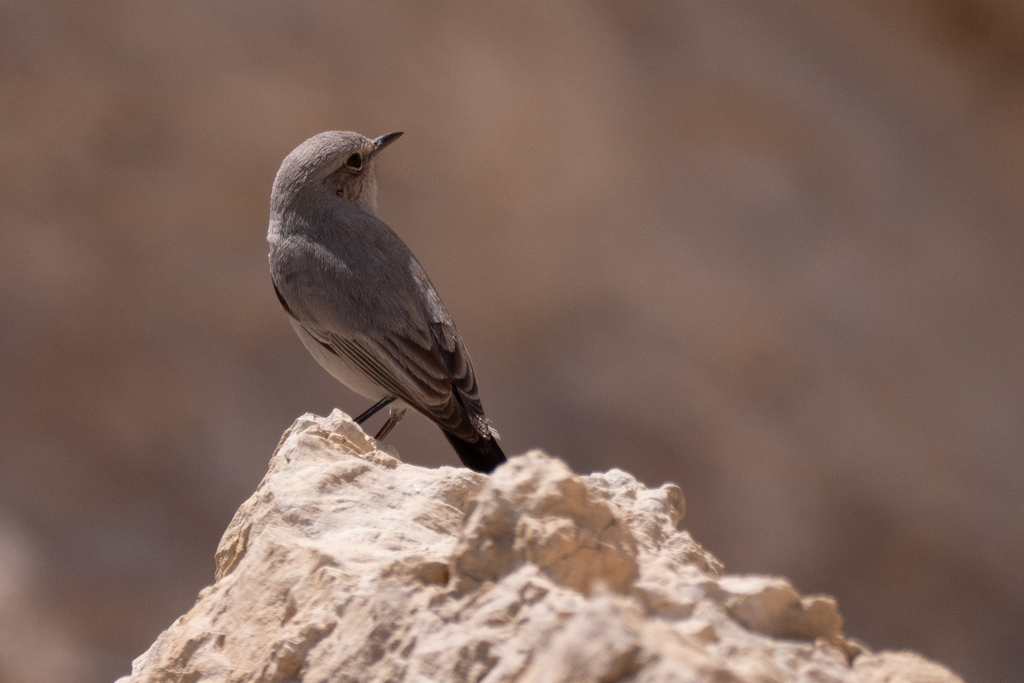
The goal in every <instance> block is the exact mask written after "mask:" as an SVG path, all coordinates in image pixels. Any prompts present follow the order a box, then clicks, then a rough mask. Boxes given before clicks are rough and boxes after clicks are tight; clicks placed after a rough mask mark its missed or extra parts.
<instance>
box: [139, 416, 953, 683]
mask: <svg viewBox="0 0 1024 683" xmlns="http://www.w3.org/2000/svg"><path fill="white" fill-rule="evenodd" d="M684 510H685V505H684V501H683V496H682V492H681V491H680V489H679V487H677V486H675V485H673V484H666V485H664V486H662V487H660V488H657V489H648V488H646V487H645V486H643V485H642V484H640V483H639V482H638V481H637V480H636V479H635V478H633V477H632V476H630V475H629V474H627V473H625V472H623V471H621V470H614V469H613V470H610V471H609V472H605V473H598V474H592V475H590V476H578V475H575V474H573V473H572V472H571V471H570V470H569V468H568V467H566V465H565V464H564V463H562V462H561V461H559V460H557V459H554V458H551V457H550V456H547V455H545V454H544V453H542V452H540V451H531V452H529V453H526V454H525V455H522V456H518V457H515V458H512V459H510V461H509V462H508V463H507V464H505V465H502V466H501V467H500V468H498V470H496V471H495V472H494V474H493V475H491V476H490V477H487V476H485V475H481V474H477V473H475V472H471V471H469V470H466V469H462V468H452V467H441V468H439V469H426V468H422V467H414V466H411V465H406V464H403V463H401V462H400V461H399V460H398V458H397V457H395V455H394V454H393V453H388V452H385V451H382V450H381V449H380V447H379V446H378V445H377V444H376V443H375V442H374V441H373V439H371V438H369V437H367V436H366V434H364V433H363V432H362V430H361V429H360V428H359V427H358V426H357V425H355V424H354V423H353V422H352V421H351V420H350V419H349V418H348V417H347V416H346V415H344V414H343V413H340V412H338V411H335V412H334V413H332V414H331V415H330V416H329V417H326V418H320V417H316V416H313V415H305V416H303V417H302V418H300V419H299V420H298V421H296V423H295V424H294V425H293V426H292V427H291V429H289V430H288V432H287V433H286V434H285V436H284V438H283V439H282V441H281V444H280V445H279V446H278V449H277V452H276V453H275V454H274V456H273V458H272V459H271V462H270V468H269V470H268V472H267V475H266V477H265V478H264V479H263V481H262V482H261V483H260V485H259V487H258V488H257V490H256V492H255V493H254V494H253V496H252V497H251V498H250V499H249V500H248V501H246V502H245V503H244V504H243V505H242V506H241V507H240V508H239V510H238V512H237V513H236V515H235V518H234V519H233V520H232V521H231V524H230V525H229V526H228V529H227V531H226V532H225V534H224V537H223V539H222V540H221V543H220V546H219V548H218V550H217V554H216V579H217V581H216V583H215V584H214V585H212V586H210V587H208V588H206V589H204V590H203V591H202V592H201V593H200V594H199V599H198V601H197V602H196V604H195V606H194V607H193V608H192V609H191V610H190V611H189V612H188V614H186V615H184V616H182V617H180V618H179V619H178V620H177V621H176V622H174V624H172V625H171V627H170V628H169V629H167V631H165V632H164V633H163V634H161V635H160V637H159V638H158V639H157V641H156V642H155V643H154V644H153V646H152V647H151V648H150V649H149V651H147V652H146V653H145V654H143V655H142V656H140V657H139V658H138V659H136V660H135V662H134V663H133V666H132V674H131V676H130V677H126V678H124V679H121V680H122V682H124V681H133V682H134V681H189V682H194V681H204V680H210V681H268V682H269V681H292V680H301V681H353V682H354V681H396V680H408V681H481V680H483V681H488V682H498V681H567V682H568V681H581V682H582V681H616V680H623V679H627V678H628V679H629V680H631V681H652V682H653V681H703V680H714V681H735V682H744V681H750V682H751V683H753V682H758V683H768V682H772V681H780V682H781V681H830V682H831V681H834V682H840V681H864V682H868V681H870V682H872V683H875V682H877V683H881V682H883V681H886V682H891V683H895V682H897V681H905V682H908V683H940V682H941V683H952V682H955V681H959V679H958V678H957V677H956V676H955V675H953V674H952V673H950V672H949V671H948V670H946V669H944V668H942V667H940V666H938V665H936V664H932V663H930V662H927V661H926V660H924V659H922V658H920V657H918V656H917V655H914V654H910V653H889V652H882V653H878V654H873V653H870V652H868V651H867V650H866V648H863V646H860V645H858V644H856V643H854V642H853V641H850V640H848V639H847V638H846V637H845V636H844V635H843V634H842V630H841V627H842V621H841V619H840V617H839V613H838V611H837V609H836V604H835V601H834V600H832V599H831V598H828V597H825V596H808V597H801V596H800V595H799V593H797V591H796V590H795V589H794V588H793V587H792V586H791V585H790V584H789V582H787V581H786V580H784V579H779V578H771V577H762V576H722V574H721V572H722V566H721V564H720V563H719V562H718V561H717V560H716V559H715V558H714V557H713V556H712V555H711V554H709V553H708V552H707V551H705V550H704V549H703V548H701V547H700V546H699V545H698V544H697V543H696V542H694V541H693V539H692V538H691V537H690V535H689V534H688V533H687V532H686V531H684V530H682V529H680V528H679V523H680V521H681V520H682V517H683V514H684Z"/></svg>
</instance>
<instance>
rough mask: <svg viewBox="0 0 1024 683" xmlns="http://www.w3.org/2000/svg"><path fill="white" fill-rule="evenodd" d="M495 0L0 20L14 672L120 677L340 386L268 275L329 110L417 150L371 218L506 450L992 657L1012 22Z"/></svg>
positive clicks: (848, 10)
mask: <svg viewBox="0 0 1024 683" xmlns="http://www.w3.org/2000/svg"><path fill="white" fill-rule="evenodd" d="M481 5H482V4H481V3H474V2H469V1H464V2H448V3H437V4H435V3H430V4H429V5H428V4H427V3H421V4H418V5H415V6H412V5H411V4H405V3H397V2H379V3H342V2H334V3H328V2H321V3H315V2H314V3H305V2H304V3H290V2H288V3H285V2H280V3H270V2H261V3H241V2H237V3H222V2H181V3H167V2H91V3H76V2H70V1H68V2H38V1H37V0H2V1H0V680H2V681H18V682H21V681H25V682H46V683H49V682H51V681H53V682H56V681H62V682H67V683H77V682H80V681H81V682H92V681H104V680H110V679H112V678H114V677H115V676H117V675H120V674H124V673H127V672H128V670H129V667H130V661H131V659H132V658H133V657H135V656H137V655H138V654H140V653H141V652H142V651H143V650H145V648H146V647H147V646H148V645H149V644H150V642H151V641H152V640H153V639H154V638H155V637H156V635H157V634H158V633H159V632H160V631H161V630H162V629H164V628H165V627H167V626H168V625H169V624H170V623H171V621H172V620H173V619H174V618H175V617H177V616H178V615H180V614H182V613H183V612H184V611H186V610H187V609H188V608H189V607H190V606H191V604H192V602H193V600H194V599H195V594H196V592H197V591H198V590H199V589H200V588H202V587H203V586H204V585H206V584H208V583H210V582H211V581H212V578H213V576H212V574H213V552H214V549H215V547H216V543H217V541H218V539H219V537H220V534H221V532H222V530H223V529H224V527H225V525H226V524H227V522H228V520H229V519H230V517H231V515H232V513H233V512H234V510H235V508H236V507H237V506H238V505H239V503H241V502H242V501H243V500H244V499H245V498H246V497H247V496H248V495H249V493H251V491H252V490H253V489H254V487H255V485H256V484H257V482H258V481H259V479H260V477H261V476H262V474H263V472H264V470H265V467H266V463H267V460H268V458H269V456H270V454H271V452H272V450H273V448H274V446H275V445H276V443H277V440H278V438H279V436H280V434H281V432H282V431H283V430H284V429H285V428H287V426H288V425H289V423H290V422H291V421H292V419H294V418H295V417H297V416H298V415H300V414H301V413H303V412H306V411H315V412H318V413H321V414H324V413H326V412H328V411H329V410H330V409H331V408H332V407H334V406H340V407H342V408H343V409H345V410H347V411H348V412H350V413H353V414H354V413H356V412H358V411H360V410H362V409H363V408H364V407H366V402H365V401H364V400H363V399H360V398H358V397H356V396H354V395H353V394H350V393H349V392H348V391H347V390H344V389H343V388H341V386H340V385H338V384H337V383H336V382H335V381H334V380H332V379H331V378H330V377H329V376H328V375H327V374H326V373H325V372H323V371H322V370H321V369H320V368H319V367H318V366H317V365H316V364H315V363H314V361H313V360H312V359H311V358H309V357H308V356H307V354H306V352H305V350H304V349H303V348H302V346H301V345H300V343H299V342H298V340H297V339H296V338H295V337H294V335H293V333H292V331H291V329H290V327H289V325H288V324H287V322H286V319H285V316H284V314H283V313H282V312H281V310H280V309H279V307H278V303H277V301H276V300H275V298H274V294H273V290H272V289H271V286H270V281H269V278H268V273H267V265H266V251H267V248H266V243H265V233H266V225H267V211H268V197H269V191H270V185H271V182H272V180H273V177H274V173H275V172H276V170H277V167H278V164H279V163H280V161H281V159H282V158H283V157H284V156H285V155H286V154H287V153H288V152H289V151H290V150H291V149H292V148H293V147H294V146H296V145H297V144H298V143H299V142H301V141H302V140H304V139H305V138H306V137H308V136H310V135H312V134H314V133H317V132H320V131H322V130H327V129H334V128H343V129H353V130H358V131H361V132H364V133H366V134H371V135H378V134H381V133H384V132H387V131H390V130H396V129H399V130H404V131H405V132H406V136H405V137H404V138H403V139H402V140H401V141H400V142H399V143H398V144H396V145H394V146H393V147H391V148H390V149H389V150H388V151H387V153H386V155H384V156H383V157H382V170H381V173H382V179H381V184H382V188H381V192H380V198H381V212H382V215H383V217H384V218H385V220H387V221H388V222H389V223H390V224H391V225H392V226H394V227H395V228H396V230H397V231H398V232H399V234H401V235H402V237H403V238H404V239H405V240H406V242H407V243H408V244H409V245H410V247H411V248H412V249H413V251H414V252H415V253H416V254H417V255H418V256H419V258H420V260H421V261H422V262H423V264H424V266H425V267H426V269H427V271H428V272H429V273H430V274H431V277H432V278H433V280H434V282H435V284H436V285H437V287H438V289H439V291H440V292H441V295H442V296H443V297H444V300H445V302H446V303H447V305H448V308H449V309H450V311H451V312H452V314H453V316H454V317H455V319H456V321H457V322H458V324H459V327H460V330H461V331H462V334H463V336H464V338H465V339H466V341H467V344H468V346H469V348H470V350H471V352H472V354H473V359H474V361H475V364H476V367H477V372H478V375H479V378H480V382H481V386H482V391H483V397H484V403H485V406H486V407H487V410H488V415H490V416H491V417H492V419H493V420H494V422H495V424H496V425H497V426H498V428H499V429H500V430H501V433H502V434H503V435H504V437H505V440H504V444H505V448H506V450H507V451H509V452H513V453H514V452H521V451H523V450H525V449H527V448H530V447H535V446H540V447H543V448H545V449H547V450H549V451H550V452H552V453H554V454H557V455H559V456H562V457H564V458H565V459H566V460H568V461H569V462H570V463H571V464H572V466H573V467H574V468H575V469H576V470H578V471H581V472H589V471H592V470H599V469H600V470H603V469H607V468H609V467H613V466H618V467H622V468H624V469H627V470H629V471H631V472H633V473H635V474H636V475H637V476H638V477H640V478H641V479H642V480H644V481H645V482H646V483H648V484H650V485H657V484H660V483H661V482H663V481H665V480H673V481H677V482H679V483H680V484H681V485H682V487H683V489H684V491H685V493H686V497H687V500H688V507H689V510H688V514H687V522H686V524H687V525H688V528H689V529H690V530H691V531H692V532H693V533H694V535H695V536H696V537H697V539H698V540H700V541H701V542H703V543H705V544H707V546H708V547H709V548H710V549H711V550H712V551H713V552H715V553H716V554H717V555H718V556H719V557H720V558H721V559H722V560H723V561H724V562H725V563H726V566H727V568H728V569H729V570H730V571H733V572H767V573H780V574H785V575H788V576H790V577H792V578H793V580H794V581H795V582H796V584H797V586H798V587H799V588H800V589H801V590H803V591H806V592H826V593H832V594H835V595H836V596H838V598H839V601H840V606H841V609H842V612H843V614H844V616H845V618H846V621H847V631H848V633H850V634H852V635H854V636H855V637H858V638H860V639H862V640H864V641H866V642H867V643H868V644H869V645H870V646H873V647H884V648H914V649H917V650H920V651H921V652H923V653H924V654H926V655H927V656H930V657H933V658H936V659H938V660H940V661H943V662H945V663H947V664H948V665H950V666H952V667H954V668H955V669H956V670H958V671H959V672H960V673H961V674H963V675H965V676H966V677H967V678H968V680H969V681H972V682H973V683H984V682H994V681H1014V680H1020V679H1019V676H1020V673H1021V671H1024V638H1022V636H1021V633H1022V630H1021V625H1022V624H1024V505H1022V502H1021V501H1022V493H1024V458H1022V451H1024V423H1022V419H1021V418H1022V415H1024V361H1022V358H1021V356H1022V351H1024V317H1022V304H1024V228H1022V226H1024V221H1022V219H1024V164H1022V162H1024V5H1021V4H1020V3H1019V2H1017V1H1016V0H962V1H957V2H954V1H947V0H927V1H926V0H906V1H902V2H895V3H894V2H889V1H888V0H849V1H847V2H823V1H822V0H802V1H797V0H793V1H787V2H773V3H762V2H754V1H752V0H751V1H749V2H741V1H738V0H729V1H723V0H703V1H691V2H679V1H676V0H663V1H659V0H641V1H640V2H633V3H618V2H610V1H598V2H558V3H551V2H544V1H542V0H534V1H532V2H522V3H507V4H503V5H501V6H500V7H499V8H498V9H495V8H489V9H483V8H482V6H481ZM392 442H393V443H394V444H395V445H396V446H397V448H398V449H399V451H400V452H401V453H402V455H403V456H404V457H405V459H406V460H408V461H410V462H414V463H418V464H426V465H437V464H442V463H443V464H455V462H456V460H455V456H454V454H453V453H452V452H451V451H450V449H449V447H448V446H447V444H446V442H445V441H444V439H443V438H442V437H441V435H440V433H439V432H437V431H436V429H435V428H434V427H433V426H431V425H430V424H429V423H427V422H426V421H425V420H423V419H422V418H419V417H409V418H407V419H406V421H405V422H404V423H403V425H402V426H401V428H400V429H398V430H397V432H396V434H395V436H394V437H393V440H392Z"/></svg>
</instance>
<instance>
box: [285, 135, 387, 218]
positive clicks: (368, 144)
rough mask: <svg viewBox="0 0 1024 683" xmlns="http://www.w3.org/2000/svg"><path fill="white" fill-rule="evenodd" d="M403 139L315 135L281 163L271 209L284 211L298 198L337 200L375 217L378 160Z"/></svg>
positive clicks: (385, 136) (383, 136) (382, 136)
mask: <svg viewBox="0 0 1024 683" xmlns="http://www.w3.org/2000/svg"><path fill="white" fill-rule="evenodd" d="M401 136H402V133H401V132H395V133H387V134H385V135H381V136H380V137H379V138H368V137H366V136H365V135H360V134H359V133H353V132H351V131H339V130H332V131H327V132H326V133H320V134H319V135H314V136H313V137H311V138H310V139H308V140H306V141H305V142H303V143H302V144H301V145H299V146H298V147H296V148H295V149H294V150H292V152H291V154H289V155H288V156H287V157H285V160H284V161H283V162H282V163H281V169H280V170H279V171H278V172H277V177H276V178H275V179H274V190H273V193H272V195H271V203H272V205H273V206H275V207H281V208H283V207H284V205H285V204H287V203H290V202H291V201H294V200H295V199H297V198H298V197H299V196H308V197H310V198H313V199H326V198H328V197H331V196H337V197H341V198H342V199H347V200H348V201H352V202H356V203H357V204H359V205H361V206H362V207H363V208H364V209H366V210H368V211H371V212H373V213H376V211H377V178H376V175H375V172H374V161H375V157H376V156H377V154H379V153H380V151H381V150H383V149H384V148H385V147H387V146H388V145H390V144H391V143H392V142H394V141H395V140H397V139H398V138H399V137H401Z"/></svg>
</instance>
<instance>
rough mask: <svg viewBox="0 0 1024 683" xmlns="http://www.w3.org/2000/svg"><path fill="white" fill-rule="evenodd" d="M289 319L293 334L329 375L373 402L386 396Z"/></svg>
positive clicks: (353, 367)
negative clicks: (297, 336) (293, 330)
mask: <svg viewBox="0 0 1024 683" xmlns="http://www.w3.org/2000/svg"><path fill="white" fill-rule="evenodd" d="M289 321H290V322H291V324H292V328H294V329H295V334H297V335H299V339H301V340H302V345H303V346H305V347H306V350H307V351H309V354H310V355H311V356H313V358H315V359H316V362H317V363H319V364H320V365H321V367H323V369H324V370H326V371H327V372H329V373H331V376H333V377H334V378H335V379H336V380H338V381H339V382H341V383H342V384H344V385H345V386H347V387H348V388H349V389H351V390H352V391H354V392H356V393H357V394H359V395H361V396H365V397H366V398H368V399H370V400H371V401H374V402H377V401H379V400H380V399H382V398H384V397H385V396H388V393H387V392H386V391H385V390H384V389H382V388H381V387H379V386H378V385H377V384H376V383H375V382H373V380H371V379H370V378H368V377H367V376H366V375H364V374H363V373H362V372H361V371H360V370H359V369H358V368H357V367H355V366H353V365H352V364H351V363H349V362H348V361H347V360H345V359H344V358H342V357H341V356H337V355H335V354H333V353H331V352H330V351H328V350H327V349H325V348H324V347H323V346H321V345H320V342H318V341H317V340H316V339H314V338H313V337H312V336H310V334H309V333H308V332H306V330H305V328H303V327H302V325H300V324H299V323H298V322H296V321H295V320H294V319H291V318H289Z"/></svg>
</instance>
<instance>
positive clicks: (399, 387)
mask: <svg viewBox="0 0 1024 683" xmlns="http://www.w3.org/2000/svg"><path fill="white" fill-rule="evenodd" d="M401 135H402V133H388V134H387V135H382V136H380V137H379V138H376V139H374V140H371V139H369V138H366V137H364V136H362V135H360V134H358V133H351V132H343V131H329V132H326V133H320V134H319V135H316V136H314V137H311V138H310V139H309V140H306V141H305V142H303V143H302V144H301V145H299V146H298V147H296V148H295V149H294V150H293V151H292V153H291V154H289V155H288V156H287V157H285V160H284V161H283V162H282V163H281V168H280V170H279V171H278V172H277V177H276V178H275V179H274V189H273V192H272V193H271V196H270V230H269V231H268V233H267V241H268V242H270V275H271V278H272V279H273V282H274V291H275V292H277V298H278V300H280V302H281V305H282V306H283V307H284V310H285V312H286V313H287V314H288V317H289V320H290V321H291V323H292V327H294V328H295V332H296V334H298V335H299V339H301V340H302V343H303V344H304V345H305V347H306V349H307V350H308V351H309V352H310V353H311V354H312V355H313V358H315V359H316V360H317V362H318V363H320V365H322V366H323V367H324V369H325V370H327V372H329V373H331V374H332V375H333V376H334V377H335V378H336V379H338V380H339V381H340V382H341V383H342V384H344V385H346V386H347V387H348V388H350V389H352V390H353V391H355V392H356V393H358V394H361V395H362V396H365V397H366V398H368V399H370V400H371V401H373V402H374V404H373V405H372V406H371V407H370V408H369V409H368V410H366V411H365V412H364V413H362V414H361V415H360V416H359V417H357V418H356V422H358V423H359V424H362V423H363V422H365V421H366V420H367V419H369V418H370V416H371V415H373V414H374V413H376V412H377V411H378V410H380V409H381V408H384V407H385V406H390V414H389V416H388V419H387V422H385V423H384V426H383V427H382V428H381V430H380V431H379V432H378V433H377V436H376V438H377V439H383V438H384V437H385V436H386V435H387V434H388V432H390V431H391V430H392V429H393V428H394V427H395V425H397V424H398V422H399V420H401V419H402V417H403V416H404V415H405V412H406V410H407V409H408V408H410V407H411V408H415V409H416V410H418V411H419V412H421V413H423V414H424V415H426V416H427V417H428V418H430V419H431V420H433V421H434V422H435V423H436V424H437V426H438V427H440V428H441V430H442V431H443V432H444V435H445V436H446V437H447V438H448V441H449V442H450V443H451V445H452V447H453V448H454V449H455V452H456V453H457V454H458V456H459V458H460V459H461V460H462V462H463V464H464V465H465V466H466V467H468V468H470V469H472V470H476V471H478V472H491V471H493V470H494V468H495V467H497V466H498V465H499V464H501V463H503V462H505V454H504V453H502V451H501V448H500V447H499V446H498V443H497V441H496V440H495V439H496V438H497V437H498V433H497V432H496V431H495V430H494V429H493V428H492V427H491V424H490V421H488V419H487V417H486V416H485V415H484V409H483V406H482V405H481V404H480V397H479V393H478V390H477V384H476V377H475V375H474V374H473V364H472V363H471V362H470V360H469V354H468V353H467V352H466V347H465V346H464V345H463V343H462V338H461V337H460V336H459V332H458V330H456V329H455V324H454V323H453V322H452V319H451V316H449V315H448V311H447V310H445V307H444V304H442V303H441V298H440V297H439V296H438V295H437V291H436V290H435V289H434V285H433V284H431V282H430V278H428V277H427V274H426V272H425V271H424V270H423V266H421V265H420V263H419V261H417V260H416V257H415V256H413V255H412V252H411V251H409V248H408V247H407V246H405V243H404V242H402V240H401V239H400V238H399V237H398V235H396V234H395V233H394V232H392V230H391V228H389V227H388V226H387V224H385V223H384V222H383V221H382V220H380V219H379V218H377V180H376V177H375V173H374V164H375V161H376V156H377V154H379V153H380V151H381V150H383V149H384V148H385V147H387V146H388V145H390V144H391V143H392V142H394V141H395V140H397V139H398V138H399V137H400V136H401Z"/></svg>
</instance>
